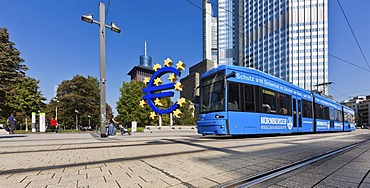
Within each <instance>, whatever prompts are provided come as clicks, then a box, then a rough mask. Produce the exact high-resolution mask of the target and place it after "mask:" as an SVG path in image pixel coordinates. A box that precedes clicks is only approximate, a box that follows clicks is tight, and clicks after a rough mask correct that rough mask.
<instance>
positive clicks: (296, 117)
mask: <svg viewBox="0 0 370 188" xmlns="http://www.w3.org/2000/svg"><path fill="white" fill-rule="evenodd" d="M292 131H293V132H302V99H301V97H298V96H293V128H292Z"/></svg>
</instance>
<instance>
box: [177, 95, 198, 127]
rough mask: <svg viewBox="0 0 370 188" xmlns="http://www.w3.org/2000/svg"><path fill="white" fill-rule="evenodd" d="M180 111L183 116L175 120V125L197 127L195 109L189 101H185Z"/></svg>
mask: <svg viewBox="0 0 370 188" xmlns="http://www.w3.org/2000/svg"><path fill="white" fill-rule="evenodd" d="M179 109H180V111H181V112H182V114H181V117H180V118H176V119H175V123H176V124H178V125H195V121H196V118H195V117H194V115H193V114H194V107H193V106H192V103H191V102H190V101H189V100H188V99H186V100H185V103H184V105H183V106H182V107H180V108H179Z"/></svg>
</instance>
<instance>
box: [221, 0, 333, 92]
mask: <svg viewBox="0 0 370 188" xmlns="http://www.w3.org/2000/svg"><path fill="white" fill-rule="evenodd" d="M218 2H219V4H218V5H219V8H218V15H219V18H218V19H219V23H218V31H219V33H218V36H219V46H218V50H219V61H218V62H219V64H234V65H239V66H246V67H253V68H256V69H259V70H261V71H263V72H266V73H268V74H271V75H274V76H276V77H278V78H281V79H284V80H286V81H289V82H291V83H293V84H296V85H298V86H300V87H302V88H305V89H307V90H319V91H322V92H324V93H327V89H325V88H324V86H317V85H322V84H325V83H327V82H328V2H327V0H219V1H218Z"/></svg>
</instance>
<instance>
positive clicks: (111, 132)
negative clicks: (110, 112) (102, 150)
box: [108, 116, 118, 136]
mask: <svg viewBox="0 0 370 188" xmlns="http://www.w3.org/2000/svg"><path fill="white" fill-rule="evenodd" d="M116 123H118V122H117V121H116V120H115V119H114V116H112V118H111V119H110V122H109V126H108V136H113V135H116V130H117V129H116V127H115V126H114V124H116Z"/></svg>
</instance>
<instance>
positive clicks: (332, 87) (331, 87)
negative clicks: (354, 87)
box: [330, 86, 351, 98]
mask: <svg viewBox="0 0 370 188" xmlns="http://www.w3.org/2000/svg"><path fill="white" fill-rule="evenodd" d="M330 89H332V90H333V91H335V92H337V93H339V94H341V95H342V96H344V97H346V98H351V97H350V96H347V95H345V94H343V93H342V92H340V91H338V90H336V89H334V88H333V86H332V87H330Z"/></svg>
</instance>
